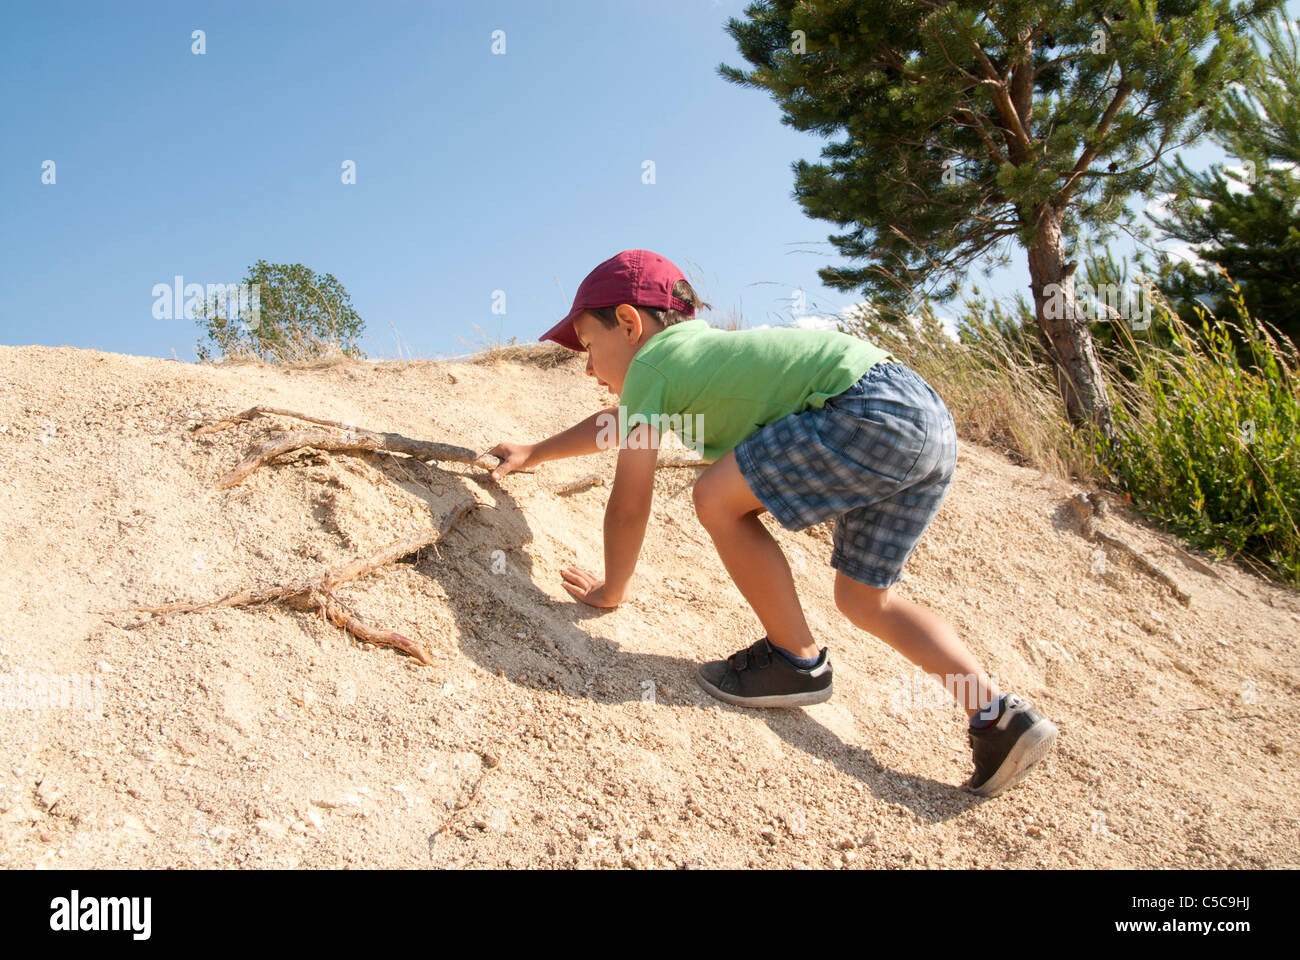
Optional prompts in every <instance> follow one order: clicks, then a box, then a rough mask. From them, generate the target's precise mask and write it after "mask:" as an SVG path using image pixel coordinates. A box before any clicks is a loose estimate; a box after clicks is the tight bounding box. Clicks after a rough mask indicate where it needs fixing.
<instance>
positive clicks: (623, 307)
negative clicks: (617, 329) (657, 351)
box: [615, 303, 645, 343]
mask: <svg viewBox="0 0 1300 960" xmlns="http://www.w3.org/2000/svg"><path fill="white" fill-rule="evenodd" d="M615 315H616V316H617V317H618V322H619V325H620V326H622V327H623V329H625V330H626V331H627V332H628V337H629V339H630V340H631V341H632V342H633V343H635V342H636V341H637V340H640V339H641V333H642V331H643V330H644V329H645V317H644V316H642V314H641V311H640V310H638V309H637V308H636V307H634V306H632V304H630V303H622V304H619V307H618V310H617V311H615Z"/></svg>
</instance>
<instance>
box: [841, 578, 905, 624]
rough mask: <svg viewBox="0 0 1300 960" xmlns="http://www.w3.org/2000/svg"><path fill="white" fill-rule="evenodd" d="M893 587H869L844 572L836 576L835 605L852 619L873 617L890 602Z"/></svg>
mask: <svg viewBox="0 0 1300 960" xmlns="http://www.w3.org/2000/svg"><path fill="white" fill-rule="evenodd" d="M891 589H892V588H891V587H884V588H881V587H869V586H867V585H866V584H865V583H858V582H857V581H856V580H852V579H850V578H848V577H846V576H844V574H842V573H839V574H836V576H835V607H836V609H838V610H839V611H840V613H842V614H844V615H845V616H846V617H848V618H849V619H850V620H856V619H871V618H874V617H876V616H879V614H880V613H881V612H882V611H883V610H884V609H885V607H886V605H887V604H888V603H889V592H890V590H891Z"/></svg>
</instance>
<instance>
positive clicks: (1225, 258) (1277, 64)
mask: <svg viewBox="0 0 1300 960" xmlns="http://www.w3.org/2000/svg"><path fill="white" fill-rule="evenodd" d="M1298 34H1300V26H1297V25H1295V24H1292V23H1291V22H1289V21H1287V20H1286V19H1285V18H1284V17H1282V16H1276V17H1274V18H1273V19H1271V20H1269V21H1267V22H1266V23H1265V24H1264V25H1263V26H1262V27H1261V29H1260V40H1262V44H1261V43H1260V42H1259V41H1256V49H1257V51H1258V52H1259V58H1258V64H1257V69H1256V70H1255V71H1254V72H1253V73H1252V75H1251V76H1249V77H1248V78H1246V79H1245V80H1244V81H1243V87H1242V88H1241V89H1233V90H1230V91H1229V92H1228V93H1227V94H1226V95H1225V96H1224V98H1223V99H1222V100H1221V101H1220V103H1219V104H1218V107H1217V109H1216V110H1215V111H1214V113H1213V117H1212V121H1211V122H1212V129H1211V134H1210V136H1211V139H1213V140H1214V142H1216V143H1217V144H1218V145H1219V146H1221V147H1222V148H1223V149H1224V150H1225V151H1226V152H1227V153H1229V154H1230V155H1232V156H1234V157H1236V158H1238V159H1239V161H1240V163H1239V164H1237V165H1235V166H1238V167H1239V168H1240V169H1231V168H1229V167H1228V166H1225V165H1223V164H1214V165H1212V166H1211V167H1210V169H1209V170H1208V171H1205V172H1201V173H1193V172H1192V171H1190V170H1189V169H1188V168H1187V165H1186V164H1185V163H1184V162H1183V160H1182V158H1181V157H1179V158H1178V159H1177V161H1176V162H1175V163H1174V164H1172V165H1168V166H1167V167H1166V168H1165V169H1164V170H1163V171H1162V172H1163V177H1162V181H1161V185H1162V187H1163V188H1164V189H1165V190H1166V191H1167V192H1168V193H1169V194H1170V195H1171V196H1170V199H1169V202H1168V209H1169V215H1168V216H1165V217H1156V216H1153V217H1152V218H1151V219H1152V222H1154V223H1155V224H1156V225H1157V227H1159V228H1160V230H1162V231H1163V232H1164V234H1165V236H1166V238H1174V239H1178V240H1182V241H1183V242H1185V243H1188V244H1192V245H1193V248H1194V249H1196V250H1197V252H1198V255H1199V257H1200V258H1201V259H1202V260H1203V261H1205V263H1204V264H1188V263H1178V264H1172V263H1169V264H1166V266H1165V268H1164V269H1163V270H1162V277H1161V286H1162V287H1163V288H1164V290H1165V291H1166V294H1167V295H1168V296H1169V297H1170V298H1171V300H1173V301H1175V302H1176V303H1177V304H1178V306H1179V314H1180V315H1182V316H1183V318H1184V319H1191V318H1192V316H1193V315H1194V312H1195V307H1194V304H1196V303H1197V302H1200V303H1202V304H1204V305H1205V306H1207V307H1209V309H1210V310H1211V311H1212V312H1213V313H1214V314H1215V315H1216V316H1220V317H1222V316H1231V315H1232V314H1233V312H1234V311H1233V309H1232V302H1231V301H1232V297H1233V291H1232V289H1231V285H1230V284H1229V282H1228V280H1227V279H1226V278H1225V277H1224V274H1223V273H1222V272H1220V270H1219V269H1218V268H1222V270H1223V271H1226V273H1227V275H1228V276H1229V277H1231V278H1232V280H1233V281H1235V282H1236V283H1237V285H1238V286H1239V287H1240V288H1241V296H1242V299H1243V301H1244V302H1245V305H1246V309H1247V310H1248V311H1249V313H1250V315H1251V316H1253V317H1255V318H1256V319H1259V320H1265V321H1268V322H1269V323H1271V324H1273V325H1274V326H1276V327H1277V328H1278V329H1280V330H1281V331H1282V332H1283V333H1285V334H1286V335H1287V336H1288V337H1290V338H1291V340H1292V341H1294V342H1296V343H1300V39H1298V37H1297V35H1298Z"/></svg>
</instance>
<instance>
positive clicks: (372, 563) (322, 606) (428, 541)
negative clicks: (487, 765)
mask: <svg viewBox="0 0 1300 960" xmlns="http://www.w3.org/2000/svg"><path fill="white" fill-rule="evenodd" d="M477 505H478V501H476V500H473V499H467V500H463V501H462V502H460V503H458V504H457V505H456V506H455V507H453V508H452V509H451V511H450V512H449V513H448V514H447V516H446V517H445V518H444V519H443V521H442V523H440V524H439V525H438V526H437V527H436V528H434V529H430V530H423V531H421V532H419V533H414V534H412V535H411V536H409V537H404V538H403V539H401V540H398V541H397V542H396V543H394V544H391V545H389V546H388V547H385V548H384V549H383V550H380V551H379V552H378V553H375V554H372V555H371V556H369V557H359V558H357V559H356V560H353V561H351V562H350V563H345V564H343V565H342V566H339V567H332V568H331V569H329V570H327V571H326V572H325V573H324V575H322V576H320V577H317V578H315V579H313V580H299V581H296V582H293V583H287V584H281V585H279V586H274V587H264V588H262V589H260V590H240V591H238V592H236V593H229V594H226V596H224V597H219V598H218V599H216V600H209V601H206V602H201V603H171V604H166V605H165V606H161V607H132V608H131V609H132V610H135V611H138V612H140V613H151V614H153V615H155V616H165V615H167V614H171V613H199V612H202V611H204V610H215V609H217V608H220V607H239V606H246V605H248V604H254V603H270V602H273V601H279V602H282V603H285V604H286V605H287V606H290V607H292V608H294V609H295V610H310V609H319V610H320V611H321V612H322V613H323V614H324V615H325V616H326V617H328V618H329V619H330V620H331V621H332V622H333V623H335V624H337V625H338V626H340V627H342V628H343V629H344V630H347V631H348V633H351V634H352V635H353V636H355V637H358V638H359V639H361V640H365V641H367V642H368V643H374V644H377V645H381V646H387V647H394V648H396V649H399V650H401V651H403V652H404V653H407V654H409V655H410V656H413V657H415V658H416V659H417V660H419V661H420V663H422V664H425V665H426V666H427V665H428V664H430V663H432V662H433V661H432V660H430V659H429V655H428V653H426V652H425V650H424V648H423V647H422V646H421V645H420V644H418V643H416V642H415V641H413V640H411V639H410V638H408V637H404V636H402V634H400V633H396V632H394V631H391V630H376V629H375V628H373V627H370V626H367V625H366V624H365V623H363V622H362V621H360V620H359V619H357V618H356V617H355V616H353V615H352V614H351V613H349V612H348V611H347V610H346V609H344V607H343V605H342V604H341V603H340V602H339V600H338V598H337V597H335V596H334V595H333V593H332V592H331V591H332V590H333V589H334V588H335V587H337V586H338V585H339V584H341V583H346V582H348V581H349V580H355V579H357V578H358V577H362V576H365V575H366V574H367V573H370V572H371V571H373V570H377V569H378V568H380V567H383V566H387V565H388V564H390V563H396V562H397V561H398V560H400V559H402V558H403V557H408V556H410V555H411V554H413V553H416V552H418V551H420V550H423V549H424V548H426V547H430V546H433V544H435V543H437V542H438V541H439V540H441V539H442V538H443V537H444V536H446V535H447V533H448V532H450V531H451V529H452V527H453V526H454V525H455V524H456V522H457V521H458V520H460V518H461V517H463V516H464V515H465V514H467V513H468V512H469V511H471V510H473V509H474V508H475V507H476V506H477Z"/></svg>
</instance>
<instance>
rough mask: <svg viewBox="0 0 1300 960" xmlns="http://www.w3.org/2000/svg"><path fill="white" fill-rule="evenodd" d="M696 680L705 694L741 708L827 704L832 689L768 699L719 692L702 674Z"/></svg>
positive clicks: (698, 674)
mask: <svg viewBox="0 0 1300 960" xmlns="http://www.w3.org/2000/svg"><path fill="white" fill-rule="evenodd" d="M695 679H696V680H698V681H699V684H700V686H701V687H703V688H704V692H705V693H707V694H709V695H710V696H712V697H717V698H718V699H719V700H725V701H726V702H727V703H734V704H736V706H739V707H806V706H809V705H810V704H814V703H825V702H826V701H827V700H829V699H830V698H831V690H832V688H831V687H829V686H828V687H826V688H825V689H824V690H809V691H806V692H804V693H783V694H779V695H772V696H768V697H738V696H736V695H735V694H734V693H727V692H726V691H723V690H719V689H718V688H717V687H715V686H714V685H713V684H712V683H710V682H709V681H708V680H707V679H705V677H704V674H703V673H702V672H697V673H696V674H695Z"/></svg>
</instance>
